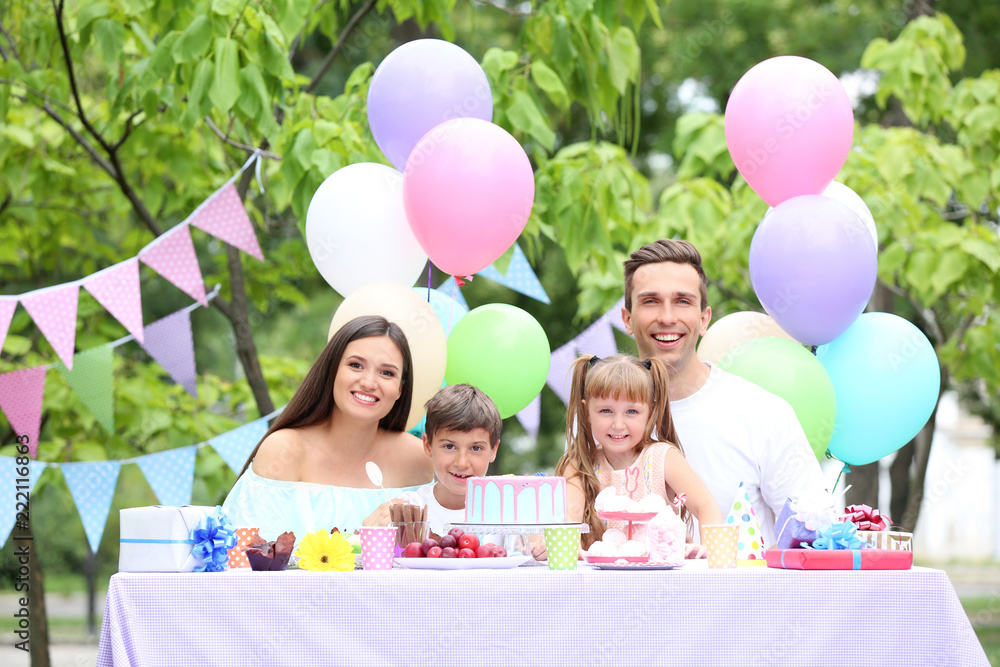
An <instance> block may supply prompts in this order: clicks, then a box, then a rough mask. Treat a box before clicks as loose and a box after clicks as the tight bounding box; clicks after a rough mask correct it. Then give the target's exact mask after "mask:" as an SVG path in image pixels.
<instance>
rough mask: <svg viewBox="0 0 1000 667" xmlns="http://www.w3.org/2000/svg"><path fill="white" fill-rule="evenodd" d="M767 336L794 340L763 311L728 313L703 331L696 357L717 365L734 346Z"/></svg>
mask: <svg viewBox="0 0 1000 667" xmlns="http://www.w3.org/2000/svg"><path fill="white" fill-rule="evenodd" d="M768 336H773V337H776V338H787V339H788V340H795V339H794V338H792V337H791V336H789V335H788V334H787V333H785V332H784V330H782V328H781V327H779V326H778V324H777V322H775V321H774V320H772V319H771V318H770V317H768V316H767V315H765V314H764V313H754V312H738V313H730V314H729V315H726V316H725V317H723V318H722V319H720V320H719V321H718V322H716V323H715V324H713V325H712V326H711V327H709V329H708V331H706V332H705V335H704V337H703V338H702V339H701V343H700V344H699V345H698V359H700V360H701V361H707V362H709V363H711V364H713V365H718V364H719V362H720V361H722V358H723V357H725V356H726V355H727V354H729V353H730V351H732V350H733V348H735V347H736V346H738V345H741V344H743V343H745V342H747V341H748V340H753V339H754V338H765V337H768ZM796 342H798V341H796Z"/></svg>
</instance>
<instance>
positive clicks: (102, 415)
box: [56, 345, 115, 435]
mask: <svg viewBox="0 0 1000 667" xmlns="http://www.w3.org/2000/svg"><path fill="white" fill-rule="evenodd" d="M113 365H114V353H113V348H112V347H111V345H102V346H101V347H95V348H92V349H90V350H86V351H84V352H81V353H79V354H78V355H76V357H75V363H74V366H73V370H69V369H67V368H66V367H65V366H64V365H63V364H62V363H58V364H56V370H58V371H59V372H60V373H61V374H62V376H63V377H64V378H66V381H67V382H69V386H70V387H72V388H73V391H75V392H76V395H77V396H79V397H80V400H81V401H83V404H84V405H86V406H87V409H88V410H90V412H91V413H92V414H93V415H94V416H95V417H97V421H98V422H99V423H100V424H101V426H103V427H104V430H105V431H107V432H108V434H110V435H114V434H115V390H114V371H113V368H112V367H113Z"/></svg>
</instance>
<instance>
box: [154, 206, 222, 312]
mask: <svg viewBox="0 0 1000 667" xmlns="http://www.w3.org/2000/svg"><path fill="white" fill-rule="evenodd" d="M139 259H141V260H142V263H143V264H145V265H146V266H148V267H149V268H151V269H153V270H154V271H156V272H157V273H159V274H160V275H161V276H163V277H164V278H166V279H167V280H169V281H170V282H172V283H173V284H174V285H176V286H177V287H178V288H180V290H181V291H183V292H184V293H185V294H187V295H188V296H190V297H191V298H192V299H195V300H197V301H198V303H200V304H201V305H203V306H207V305H208V300H207V299H206V298H205V279H204V278H202V277H201V267H199V266H198V256H197V255H195V253H194V243H193V242H192V241H191V230H190V229H189V228H188V226H187V225H185V224H180V225H177V226H176V227H174V228H173V229H171V230H170V231H169V232H167V233H166V234H164V235H163V236H161V237H160V238H158V239H156V240H155V241H153V242H152V243H150V244H149V245H148V246H146V247H145V248H143V249H142V250H141V251H139Z"/></svg>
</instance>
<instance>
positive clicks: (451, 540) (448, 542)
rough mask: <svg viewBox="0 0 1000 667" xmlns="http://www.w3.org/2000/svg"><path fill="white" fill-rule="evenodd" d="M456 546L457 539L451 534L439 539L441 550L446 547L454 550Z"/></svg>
mask: <svg viewBox="0 0 1000 667" xmlns="http://www.w3.org/2000/svg"><path fill="white" fill-rule="evenodd" d="M457 546H458V538H457V537H455V536H454V535H452V534H451V533H448V534H447V535H443V536H442V537H441V548H442V549H447V548H448V547H452V548H454V547H457Z"/></svg>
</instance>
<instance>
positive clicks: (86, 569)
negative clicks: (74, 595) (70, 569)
mask: <svg viewBox="0 0 1000 667" xmlns="http://www.w3.org/2000/svg"><path fill="white" fill-rule="evenodd" d="M83 575H84V577H85V578H86V580H87V634H88V635H90V636H91V637H93V636H94V635H95V634H97V613H96V610H97V604H96V603H97V554H95V553H93V552H91V553H89V554H87V560H86V561H84V563H83Z"/></svg>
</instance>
